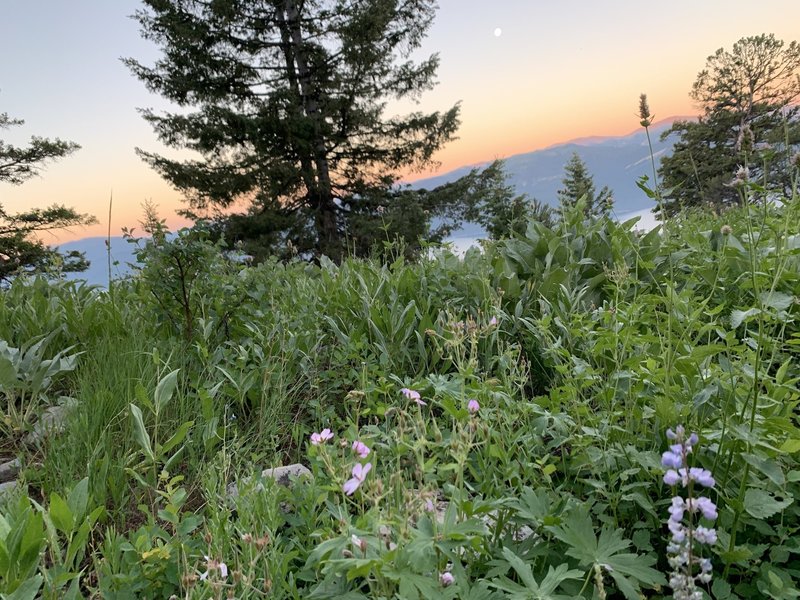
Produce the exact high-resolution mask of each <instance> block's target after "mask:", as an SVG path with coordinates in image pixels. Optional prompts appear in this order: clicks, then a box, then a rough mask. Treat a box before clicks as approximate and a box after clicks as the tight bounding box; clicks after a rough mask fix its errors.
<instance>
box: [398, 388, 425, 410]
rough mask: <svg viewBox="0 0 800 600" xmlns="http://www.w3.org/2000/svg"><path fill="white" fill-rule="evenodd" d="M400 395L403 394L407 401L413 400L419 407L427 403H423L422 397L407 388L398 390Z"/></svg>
mask: <svg viewBox="0 0 800 600" xmlns="http://www.w3.org/2000/svg"><path fill="white" fill-rule="evenodd" d="M400 393H401V394H403V395H404V396H405V397H406V398H408V399H409V400H413V401H414V402H416V403H417V404H419V405H420V406H427V402H425V401H424V400H423V399H422V397H421V396H420V395H419V392H417V391H416V390H412V389H409V388H403V389H401V390H400Z"/></svg>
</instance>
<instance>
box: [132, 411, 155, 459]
mask: <svg viewBox="0 0 800 600" xmlns="http://www.w3.org/2000/svg"><path fill="white" fill-rule="evenodd" d="M130 407H131V417H133V433H134V437H135V438H136V441H137V442H138V443H139V447H140V448H141V449H142V452H144V453H145V456H147V458H149V459H150V461H151V462H155V460H156V457H155V455H154V454H153V447H152V446H151V445H150V436H149V435H147V430H146V429H145V428H144V420H143V419H142V411H141V409H140V408H139V407H138V406H136V405H135V404H131V405H130Z"/></svg>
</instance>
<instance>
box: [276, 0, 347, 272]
mask: <svg viewBox="0 0 800 600" xmlns="http://www.w3.org/2000/svg"><path fill="white" fill-rule="evenodd" d="M282 17H283V18H282V21H283V25H284V27H282V28H281V30H282V38H283V39H282V41H283V42H284V46H285V47H284V57H285V58H286V62H287V67H288V70H289V72H290V73H291V74H292V77H291V79H292V85H293V87H294V88H295V90H294V91H295V93H296V94H297V96H298V97H299V99H300V108H301V114H302V115H303V116H304V117H305V118H307V119H310V120H311V123H312V131H313V139H312V140H310V142H311V144H310V145H311V147H312V148H313V154H312V156H310V157H303V159H304V160H303V165H302V167H303V173H304V175H303V178H304V182H305V185H306V189H307V191H308V200H309V204H310V207H311V208H312V210H313V211H314V227H315V229H316V233H317V251H318V252H319V253H320V254H326V255H328V256H329V257H330V258H331V259H333V260H334V261H336V262H339V261H340V260H341V258H342V244H341V240H340V239H339V227H338V223H337V214H336V213H337V207H336V203H335V202H334V198H333V190H332V185H331V176H330V166H329V163H328V153H327V148H326V147H325V139H324V136H323V132H322V126H321V125H322V124H321V123H320V118H321V116H320V110H319V104H318V101H317V89H316V86H315V85H314V80H313V76H312V74H311V69H310V67H309V64H308V57H307V55H306V51H305V46H304V43H303V31H302V29H301V26H300V14H299V10H298V0H285V1H284V3H283V15H282Z"/></svg>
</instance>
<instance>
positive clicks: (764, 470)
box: [742, 454, 786, 488]
mask: <svg viewBox="0 0 800 600" xmlns="http://www.w3.org/2000/svg"><path fill="white" fill-rule="evenodd" d="M742 458H743V459H744V461H745V462H746V463H747V464H749V465H750V466H751V467H754V468H755V469H756V470H757V471H758V472H759V473H761V474H762V475H765V476H766V477H767V478H768V479H769V480H770V481H771V482H772V483H774V484H775V485H777V486H778V487H779V488H782V487H783V486H784V485H785V483H786V477H785V476H784V474H783V469H781V466H780V465H779V464H778V463H777V462H776V461H774V460H772V459H769V458H761V457H760V456H756V455H754V454H742Z"/></svg>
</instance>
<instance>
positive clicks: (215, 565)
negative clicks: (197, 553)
mask: <svg viewBox="0 0 800 600" xmlns="http://www.w3.org/2000/svg"><path fill="white" fill-rule="evenodd" d="M203 558H205V559H206V572H205V573H203V574H202V575H200V581H205V580H206V579H207V578H208V574H209V573H210V572H211V571H219V574H220V576H221V577H222V578H223V579H225V578H227V577H228V565H226V564H225V563H224V562H222V561H221V560H217V559H215V558H210V557H208V556H203Z"/></svg>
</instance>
